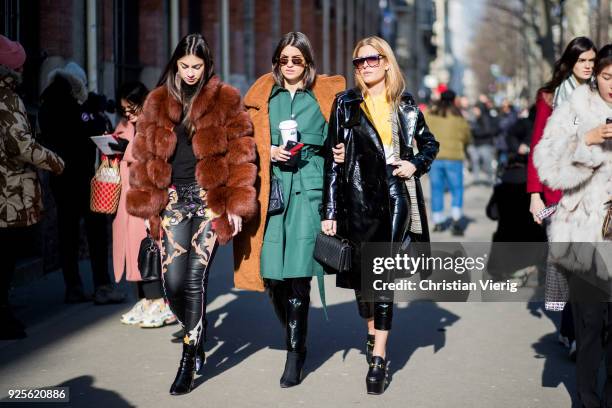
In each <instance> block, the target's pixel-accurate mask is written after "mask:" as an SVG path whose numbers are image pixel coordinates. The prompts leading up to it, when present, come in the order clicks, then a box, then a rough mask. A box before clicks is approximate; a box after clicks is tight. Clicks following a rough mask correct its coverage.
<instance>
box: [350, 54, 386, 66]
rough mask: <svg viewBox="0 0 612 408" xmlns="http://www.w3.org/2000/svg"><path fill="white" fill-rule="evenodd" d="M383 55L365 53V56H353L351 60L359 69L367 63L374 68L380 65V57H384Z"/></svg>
mask: <svg viewBox="0 0 612 408" xmlns="http://www.w3.org/2000/svg"><path fill="white" fill-rule="evenodd" d="M384 57H385V56H384V55H381V54H376V55H367V56H365V57H359V58H355V59H354V60H353V66H354V67H355V68H358V69H361V68H363V67H364V66H365V64H366V63H367V64H368V66H369V67H370V68H376V67H378V66H379V65H380V60H381V58H384Z"/></svg>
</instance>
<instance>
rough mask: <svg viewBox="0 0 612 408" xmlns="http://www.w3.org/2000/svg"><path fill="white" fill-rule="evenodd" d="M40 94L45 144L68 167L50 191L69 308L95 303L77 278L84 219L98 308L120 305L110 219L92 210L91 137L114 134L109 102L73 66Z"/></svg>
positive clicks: (93, 161) (121, 296)
mask: <svg viewBox="0 0 612 408" xmlns="http://www.w3.org/2000/svg"><path fill="white" fill-rule="evenodd" d="M47 82H48V86H47V87H46V88H45V90H44V91H43V93H42V96H41V99H42V104H41V107H40V110H39V112H38V123H39V126H40V129H41V132H42V137H43V140H44V141H45V143H46V144H47V145H49V146H50V147H51V148H52V149H53V150H54V151H57V152H58V153H59V154H60V155H61V156H62V158H63V159H64V161H65V163H66V168H65V170H64V172H63V173H62V174H61V175H55V176H53V177H52V178H51V191H52V193H53V198H54V200H55V204H56V208H57V220H58V232H59V250H60V261H61V266H62V272H63V274H64V282H65V284H66V294H65V297H64V301H65V302H66V303H79V302H87V301H89V300H91V297H90V296H89V295H87V294H85V292H84V290H83V283H82V280H81V276H80V274H79V248H80V231H81V220H83V221H84V224H85V232H86V235H87V244H88V249H89V256H90V262H91V269H92V273H93V283H94V290H95V291H94V296H93V300H94V302H95V303H96V304H112V303H120V302H123V300H124V299H125V294H123V293H122V292H120V291H119V290H118V289H117V287H116V286H114V285H113V284H112V283H111V278H110V275H109V271H108V232H107V225H108V224H107V221H108V220H107V216H106V215H104V214H97V213H94V212H92V211H91V210H90V195H91V193H90V190H91V188H90V182H91V178H92V177H93V175H94V174H95V170H96V158H97V156H98V151H97V148H96V145H95V144H94V143H93V142H92V141H91V139H90V136H97V135H102V134H104V133H108V132H110V131H111V127H110V121H109V119H108V117H107V116H106V115H105V114H104V113H103V110H104V105H105V102H103V101H102V100H101V98H100V96H99V95H96V94H93V93H92V94H89V95H88V93H87V77H86V75H85V72H84V71H83V69H82V68H81V67H80V66H79V65H78V64H76V63H74V62H70V63H68V64H66V66H65V67H63V68H59V69H56V70H54V71H51V72H50V73H49V76H48V81H47Z"/></svg>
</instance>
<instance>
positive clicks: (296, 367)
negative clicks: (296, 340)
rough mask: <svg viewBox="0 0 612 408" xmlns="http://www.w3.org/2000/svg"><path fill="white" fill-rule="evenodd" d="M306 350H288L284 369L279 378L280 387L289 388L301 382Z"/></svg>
mask: <svg viewBox="0 0 612 408" xmlns="http://www.w3.org/2000/svg"><path fill="white" fill-rule="evenodd" d="M305 360H306V350H304V351H303V352H297V351H288V352H287V361H285V371H284V372H283V375H282V377H281V379H280V386H281V388H289V387H293V386H294V385H298V384H299V383H301V382H302V374H303V372H304V361H305Z"/></svg>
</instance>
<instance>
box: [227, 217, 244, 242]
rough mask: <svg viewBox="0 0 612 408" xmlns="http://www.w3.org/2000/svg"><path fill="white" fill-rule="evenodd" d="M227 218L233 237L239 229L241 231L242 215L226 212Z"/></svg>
mask: <svg viewBox="0 0 612 408" xmlns="http://www.w3.org/2000/svg"><path fill="white" fill-rule="evenodd" d="M227 219H228V221H229V223H230V225H231V226H232V237H235V236H236V235H238V233H239V232H240V231H242V217H241V216H239V215H235V214H230V213H227Z"/></svg>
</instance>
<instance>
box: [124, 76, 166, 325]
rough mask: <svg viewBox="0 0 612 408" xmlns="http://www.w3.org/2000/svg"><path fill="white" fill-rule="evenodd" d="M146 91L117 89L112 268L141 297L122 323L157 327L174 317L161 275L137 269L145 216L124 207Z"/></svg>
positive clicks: (130, 86) (132, 85) (129, 86)
mask: <svg viewBox="0 0 612 408" xmlns="http://www.w3.org/2000/svg"><path fill="white" fill-rule="evenodd" d="M148 93H149V90H148V89H147V88H146V87H145V86H144V84H142V83H140V82H126V83H125V84H123V85H122V86H121V87H120V88H119V91H118V93H117V94H118V95H117V96H118V100H119V112H120V113H121V120H120V121H119V124H118V125H117V127H116V128H115V132H114V133H113V135H114V136H115V137H116V138H117V143H116V144H114V146H112V147H113V149H114V150H116V151H123V152H124V153H123V155H122V156H121V161H120V163H119V171H120V174H121V196H120V197H119V205H118V207H117V214H116V215H115V219H114V220H113V270H114V271H115V281H116V282H119V281H121V278H122V277H123V275H124V272H125V279H126V280H128V281H130V282H136V286H137V289H138V291H137V292H138V296H139V297H140V300H138V302H136V304H135V305H134V306H133V307H132V308H131V309H130V311H129V312H127V313H125V314H123V315H122V316H121V323H124V324H130V325H139V326H140V327H143V328H156V327H162V326H164V325H166V324H171V323H175V322H176V317H175V316H174V314H172V311H171V310H170V308H169V307H168V306H167V305H166V302H165V300H164V293H163V288H162V283H161V278H160V279H157V280H152V281H146V282H143V281H142V277H141V274H140V271H139V270H138V252H139V250H140V243H141V241H142V240H143V239H144V238H145V237H146V236H147V232H146V228H145V223H144V220H143V219H142V218H138V217H134V216H133V215H130V214H128V212H127V208H126V197H127V192H128V190H129V188H130V183H129V178H130V166H131V165H132V163H133V162H134V156H133V154H132V147H133V141H134V134H135V130H136V125H137V123H138V118H139V117H140V114H141V113H142V106H143V105H144V101H145V99H146V97H147V94H148Z"/></svg>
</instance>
